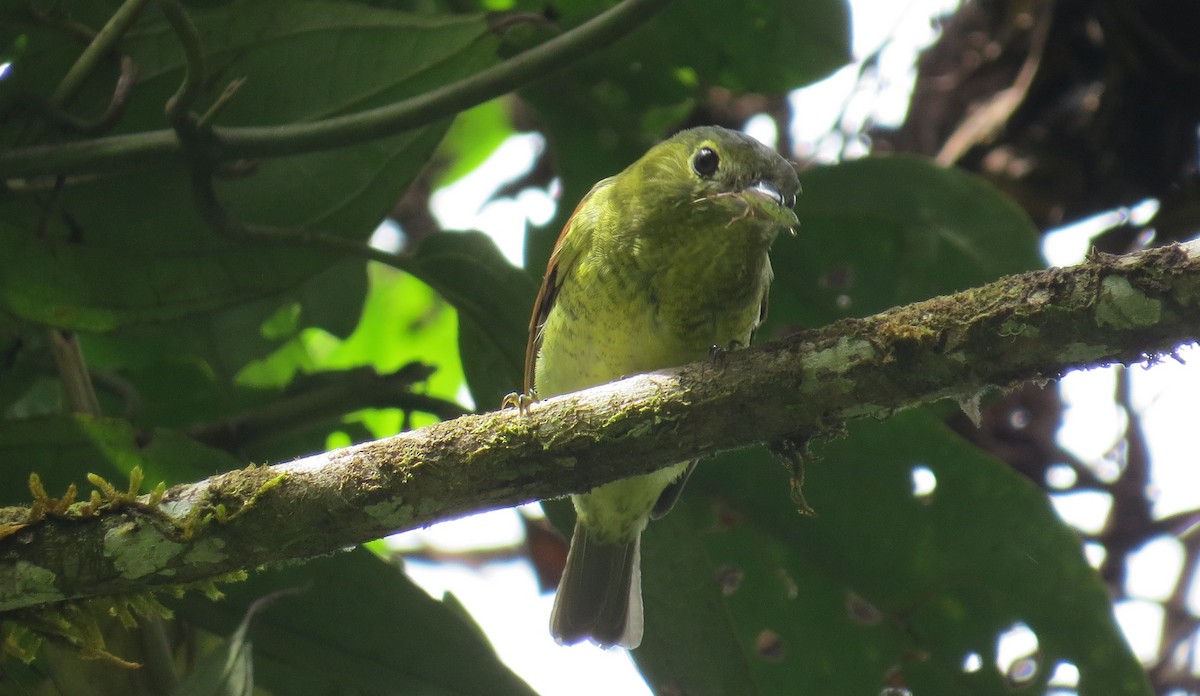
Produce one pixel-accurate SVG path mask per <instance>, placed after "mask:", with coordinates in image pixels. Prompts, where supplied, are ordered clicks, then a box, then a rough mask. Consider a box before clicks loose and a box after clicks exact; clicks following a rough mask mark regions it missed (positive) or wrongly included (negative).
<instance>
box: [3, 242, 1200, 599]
mask: <svg viewBox="0 0 1200 696" xmlns="http://www.w3.org/2000/svg"><path fill="white" fill-rule="evenodd" d="M1198 337H1200V241H1193V242H1190V243H1188V244H1187V245H1172V246H1168V247H1162V248H1157V249H1152V250H1148V251H1144V252H1139V253H1136V254H1130V255H1126V256H1109V255H1104V254H1097V255H1094V256H1093V257H1092V258H1090V259H1089V260H1088V261H1087V262H1086V263H1084V264H1081V265H1079V266H1074V267H1071V268H1065V269H1061V268H1052V269H1049V270H1044V271H1036V272H1032V273H1026V274H1023V275H1018V276H1009V277H1006V278H1003V279H1001V280H998V281H996V282H994V283H991V284H989V285H986V286H983V287H981V288H976V289H972V290H967V291H965V292H962V293H958V294H955V295H949V296H943V297H937V298H933V299H930V300H926V301H924V302H919V303H916V304H913V305H909V306H905V307H898V308H895V309H892V310H889V311H887V312H883V313H881V314H878V315H875V316H872V317H868V318H865V319H848V320H843V321H839V322H837V323H835V324H831V325H829V326H826V327H823V328H820V329H816V330H812V331H804V332H801V333H797V334H794V335H792V336H789V337H787V338H784V339H781V340H777V341H773V342H770V343H767V344H764V345H761V346H758V347H755V348H750V349H747V350H744V351H738V352H736V353H731V354H725V355H721V356H718V357H716V358H714V359H712V360H708V361H702V362H699V363H695V364H692V365H686V366H683V367H680V368H675V369H670V370H662V371H659V372H654V373H650V374H645V375H639V376H634V377H630V378H628V379H624V380H621V381H619V382H615V383H612V384H608V385H604V386H600V387H596V388H594V389H589V390H586V391H582V392H578V393H575V394H567V395H564V396H560V397H555V398H552V399H547V400H545V401H542V402H538V403H535V404H533V405H532V406H531V407H530V408H529V409H528V412H526V413H521V412H519V411H518V410H516V409H509V410H503V411H497V412H491V413H483V414H479V415H469V416H463V417H461V418H457V419H455V420H451V421H445V422H442V423H439V424H436V425H433V426H430V427H427V428H422V429H420V430H416V431H412V432H407V433H403V434H400V435H397V436H394V437H390V438H385V439H382V440H378V441H375V442H368V443H364V444H361V445H356V446H353V447H347V448H344V449H339V450H335V451H332V452H327V453H324V454H318V455H313V456H311V457H306V458H303V459H298V460H295V461H292V462H288V463H283V464H278V465H275V466H268V467H254V466H251V467H248V468H246V469H241V470H237V471H231V472H228V473H224V474H220V475H218V476H213V477H211V478H208V479H205V480H203V481H198V482H196V483H190V484H185V485H180V486H176V487H174V488H172V489H170V490H168V491H166V492H165V494H158V495H152V496H142V497H140V498H134V497H133V496H129V495H122V494H118V493H116V492H115V491H112V490H111V489H110V490H109V491H108V492H107V493H105V494H104V495H103V496H102V499H101V501H100V502H99V504H97V503H96V502H95V501H93V502H91V503H75V504H74V505H71V506H66V505H63V504H62V502H63V501H54V500H51V499H47V498H44V497H43V498H42V499H41V500H39V501H37V502H36V503H35V505H34V506H33V507H31V508H5V509H2V510H0V611H4V610H12V609H19V608H23V607H35V606H37V605H42V604H47V603H53V602H58V601H63V600H70V599H79V598H87V597H97V596H105V595H113V594H123V593H134V592H144V591H147V590H152V589H169V588H173V587H178V586H180V585H185V584H188V583H195V582H204V581H208V580H212V579H214V578H219V577H221V576H223V575H226V574H229V573H231V572H235V571H237V570H239V569H243V568H251V567H255V566H258V565H261V564H264V563H270V562H274V561H281V560H285V559H303V558H308V557H312V556H314V555H318V554H323V553H330V552H333V551H336V550H337V549H340V548H344V547H346V546H349V545H353V544H356V543H359V542H363V541H367V540H369V539H374V538H378V537H380V536H383V535H386V534H389V533H392V532H396V531H402V530H406V529H412V528H414V527H420V526H423V525H428V524H431V523H433V522H437V521H440V520H445V519H450V518H453V517H458V516H461V515H464V514H467V513H471V512H477V511H483V510H490V509H495V508H501V507H507V506H512V505H517V504H521V503H525V502H529V501H532V500H538V499H543V498H552V497H557V496H562V495H566V494H568V493H573V492H581V491H586V490H588V489H590V488H592V487H595V486H597V485H599V484H602V483H605V482H608V481H612V480H615V479H618V478H623V477H626V476H631V475H634V474H640V473H645V472H648V471H651V470H653V469H656V468H659V467H662V466H665V465H667V464H671V463H673V462H677V461H681V460H685V459H690V458H694V457H702V456H706V455H711V454H715V453H717V452H721V451H724V450H729V449H735V448H739V447H745V446H748V445H752V444H755V443H760V442H769V441H775V440H780V439H783V438H787V439H790V440H793V441H796V440H807V439H810V438H814V437H821V436H823V435H827V434H830V433H833V432H837V431H838V430H839V429H840V428H841V426H842V425H843V424H844V423H845V422H846V421H848V420H851V419H854V418H862V417H873V418H885V417H887V416H888V415H890V414H892V413H894V412H896V411H898V410H900V409H903V408H908V407H911V406H916V405H919V404H923V403H928V402H930V401H933V400H936V399H941V398H954V399H957V400H958V401H959V403H960V404H962V405H963V408H964V410H966V411H967V412H968V413H970V412H972V411H974V410H977V404H978V399H979V397H980V395H982V394H983V393H984V392H986V391H987V390H988V389H989V388H994V387H999V388H1004V387H1007V386H1010V385H1012V384H1015V383H1019V382H1022V381H1025V380H1029V379H1053V378H1055V377H1057V376H1059V375H1061V374H1063V373H1064V372H1066V371H1068V370H1071V369H1074V368H1079V367H1084V366H1092V365H1104V364H1110V363H1118V362H1119V363H1125V364H1131V363H1142V362H1153V361H1155V360H1157V359H1160V358H1161V357H1162V356H1166V355H1170V354H1171V353H1172V352H1173V351H1174V350H1176V349H1177V348H1178V347H1179V346H1180V345H1182V344H1185V343H1189V342H1192V341H1194V340H1196V339H1197V338H1198Z"/></svg>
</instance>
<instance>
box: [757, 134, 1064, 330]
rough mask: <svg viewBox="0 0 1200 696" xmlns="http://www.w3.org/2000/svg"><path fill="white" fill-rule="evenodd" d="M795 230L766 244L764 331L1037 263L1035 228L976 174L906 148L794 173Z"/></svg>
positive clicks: (860, 312) (817, 322) (867, 310)
mask: <svg viewBox="0 0 1200 696" xmlns="http://www.w3.org/2000/svg"><path fill="white" fill-rule="evenodd" d="M800 183H801V185H802V187H803V193H801V194H800V197H799V200H798V203H797V205H796V214H797V215H798V216H799V218H800V227H798V228H797V230H796V231H797V237H796V238H795V239H792V238H789V237H788V236H786V235H783V236H781V237H780V238H779V239H778V240H777V241H776V242H775V246H774V247H773V248H772V250H771V262H772V265H773V266H774V267H775V281H774V283H772V285H771V312H770V319H771V326H768V328H767V333H766V335H771V332H772V328H773V327H777V326H784V327H787V326H796V325H803V326H810V327H811V326H821V325H824V324H827V323H829V322H832V321H834V320H836V319H841V318H844V317H847V316H866V315H868V314H872V313H875V312H879V311H882V310H884V309H887V308H888V307H893V306H897V305H902V304H907V303H910V302H916V301H918V300H924V299H928V298H930V297H933V296H935V295H942V294H947V293H951V292H957V291H959V290H965V289H967V288H970V287H973V286H975V285H979V284H982V283H985V282H987V281H990V280H995V279H996V278H998V277H1000V276H1002V275H1005V274H1009V273H1020V272H1022V271H1028V270H1031V269H1033V268H1037V267H1039V266H1041V258H1040V257H1039V255H1038V253H1037V240H1038V233H1037V229H1036V228H1035V227H1034V226H1033V223H1032V222H1030V220H1029V217H1028V216H1027V215H1025V213H1024V212H1023V211H1022V210H1021V209H1020V208H1019V207H1017V206H1016V205H1015V204H1014V203H1013V202H1012V201H1011V200H1009V199H1008V198H1006V197H1005V196H1004V195H1003V194H1002V193H1000V192H999V191H997V190H996V189H995V188H993V187H992V186H991V185H990V184H988V183H986V182H984V181H983V180H982V179H980V178H978V177H976V176H974V175H971V174H967V173H964V172H961V171H958V170H956V169H946V168H943V167H939V166H937V165H935V164H933V163H932V162H930V161H929V160H927V159H923V158H920V157H913V156H907V155H895V156H890V157H872V158H867V159H861V160H855V161H850V162H843V163H841V164H838V165H834V166H828V167H819V168H816V169H812V170H810V171H807V172H804V173H802V174H801V175H800Z"/></svg>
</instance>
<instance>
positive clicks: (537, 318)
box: [525, 178, 612, 397]
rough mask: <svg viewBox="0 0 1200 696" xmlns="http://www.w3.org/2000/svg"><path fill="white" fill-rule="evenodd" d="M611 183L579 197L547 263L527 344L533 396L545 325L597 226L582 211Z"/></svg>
mask: <svg viewBox="0 0 1200 696" xmlns="http://www.w3.org/2000/svg"><path fill="white" fill-rule="evenodd" d="M611 183H612V178H608V179H604V180H602V181H600V182H599V183H597V184H596V185H595V186H593V187H592V190H591V191H588V193H587V195H586V196H584V197H583V200H581V201H579V205H577V206H575V210H574V212H572V213H571V217H569V218H567V224H565V225H563V229H562V232H560V233H559V235H558V241H556V242H555V243H554V251H553V252H552V253H551V254H550V261H549V263H547V264H546V275H545V276H543V277H542V287H541V288H539V289H538V294H537V299H536V300H534V302H533V315H532V316H531V317H530V318H529V341H528V343H526V344H525V393H526V394H528V395H529V396H531V397H532V396H533V395H534V387H535V385H534V383H533V382H534V379H533V377H534V370H535V368H536V363H537V354H538V350H539V349H541V346H542V328H543V327H545V325H546V318H547V317H549V316H550V310H551V309H553V308H554V301H555V299H557V297H558V291H559V288H561V287H562V284H563V282H564V281H565V280H566V278H567V276H569V275H570V273H571V269H572V268H573V267H574V265H575V262H576V261H577V260H578V259H579V256H580V253H581V252H582V251H583V250H584V249H586V248H587V245H588V244H589V242H590V237H591V232H592V229H593V228H594V226H595V219H594V216H592V215H587V214H583V213H582V211H583V210H584V209H585V208H586V207H587V205H588V203H589V202H590V201H591V200H592V199H593V198H594V197H595V196H596V194H597V193H598V192H599V191H601V190H602V189H605V188H607V187H608V186H609V184H611Z"/></svg>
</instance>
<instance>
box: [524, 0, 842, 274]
mask: <svg viewBox="0 0 1200 696" xmlns="http://www.w3.org/2000/svg"><path fill="white" fill-rule="evenodd" d="M602 5H603V4H602V3H598V2H596V1H595V0H570V1H568V2H560V3H557V6H558V9H559V10H560V12H561V13H562V16H563V17H564V21H565V22H567V23H568V24H570V23H573V22H579V21H582V20H583V19H585V18H587V17H588V16H591V15H592V14H594V13H595V12H597V11H598V10H599V9H600V8H601V6H602ZM647 46H653V47H654V50H653V51H648V50H646V47H647ZM849 60H850V19H849V9H848V8H847V6H846V3H845V2H844V1H843V0H813V1H808V2H794V1H792V0H753V1H752V2H723V1H722V0H689V1H688V2H677V3H673V4H671V5H669V6H668V7H667V8H666V9H665V10H663V11H662V12H661V13H660V14H658V15H657V16H655V17H654V18H653V19H651V21H649V22H648V23H647V24H646V25H645V26H644V27H642V28H641V29H639V30H638V31H636V32H634V33H633V34H631V35H630V36H629V37H627V38H625V39H623V40H621V41H618V42H617V43H615V44H614V45H613V46H612V47H611V48H609V49H607V50H605V51H603V52H600V53H597V54H596V55H594V56H591V57H589V58H588V59H586V60H583V61H580V63H578V64H577V65H575V66H573V67H572V68H570V69H569V70H568V71H566V72H564V73H560V74H558V75H553V76H549V77H548V78H547V79H545V80H543V81H541V82H538V83H536V84H535V85H532V86H531V87H529V88H526V89H524V90H522V92H521V94H522V96H523V97H525V98H526V99H527V100H528V101H530V102H531V103H532V104H533V105H534V106H535V107H537V110H538V113H539V115H540V116H541V121H542V122H543V123H544V124H545V130H546V135H547V139H548V140H549V143H550V147H551V149H552V151H553V152H554V154H555V165H556V167H555V168H556V171H557V172H558V174H559V176H560V178H561V179H562V182H563V196H562V200H563V202H564V205H562V206H560V207H559V211H558V215H557V216H556V218H555V221H554V223H553V224H551V225H549V228H548V229H542V230H537V231H531V233H530V234H529V235H528V244H527V246H528V251H527V253H526V258H528V259H530V260H531V262H530V264H529V267H530V268H538V269H539V270H540V268H541V267H542V266H543V265H544V264H545V260H546V259H547V258H549V256H550V250H551V248H552V246H553V244H554V240H555V239H556V238H557V237H558V231H559V230H560V229H562V225H563V223H564V222H565V221H566V219H567V216H568V215H570V213H571V211H572V210H574V207H575V202H576V201H578V200H580V199H581V198H582V197H583V195H584V194H585V193H587V191H588V190H589V189H590V188H591V187H592V185H593V184H595V183H596V182H597V181H599V180H600V179H602V178H604V177H607V176H612V175H613V174H616V173H617V172H620V171H621V170H622V169H624V168H625V167H626V166H628V165H629V164H630V163H632V162H633V161H634V160H636V159H637V158H638V157H640V156H641V155H642V153H644V152H645V151H646V150H647V149H648V148H649V147H650V146H651V145H653V144H654V143H655V142H657V141H658V140H660V139H661V138H662V137H663V136H664V134H665V133H664V129H669V128H678V127H682V126H683V125H685V118H686V117H687V116H688V114H689V113H690V112H691V111H692V107H693V105H694V104H695V103H696V102H697V101H700V102H703V101H704V100H705V99H707V98H708V96H709V93H708V89H709V88H710V87H723V88H726V89H730V90H738V91H749V92H760V93H763V94H766V95H783V94H785V93H786V92H787V91H789V90H792V89H796V88H798V87H802V86H804V85H805V84H808V83H810V82H813V81H816V80H818V79H820V78H822V77H824V76H826V75H828V74H829V73H831V72H832V71H834V70H835V69H837V68H838V67H840V66H842V65H844V64H846V63H847V62H849ZM701 118H704V116H703V114H701ZM723 125H732V126H733V127H737V126H740V125H741V124H723Z"/></svg>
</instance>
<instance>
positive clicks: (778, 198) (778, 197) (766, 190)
mask: <svg viewBox="0 0 1200 696" xmlns="http://www.w3.org/2000/svg"><path fill="white" fill-rule="evenodd" d="M746 191H747V192H749V193H756V194H758V195H760V196H766V197H767V198H770V199H771V200H773V201H775V202H776V203H777V204H779V206H780V207H783V208H794V207H795V206H796V199H795V197H793V198H792V199H791V200H790V201H785V200H784V199H783V193H782V192H781V191H780V190H779V187H777V186H776V185H775V184H773V183H771V182H770V181H767V180H766V179H761V180H759V181H756V182H754V183H753V184H751V185H750V186H748V187H747V188H746Z"/></svg>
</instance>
